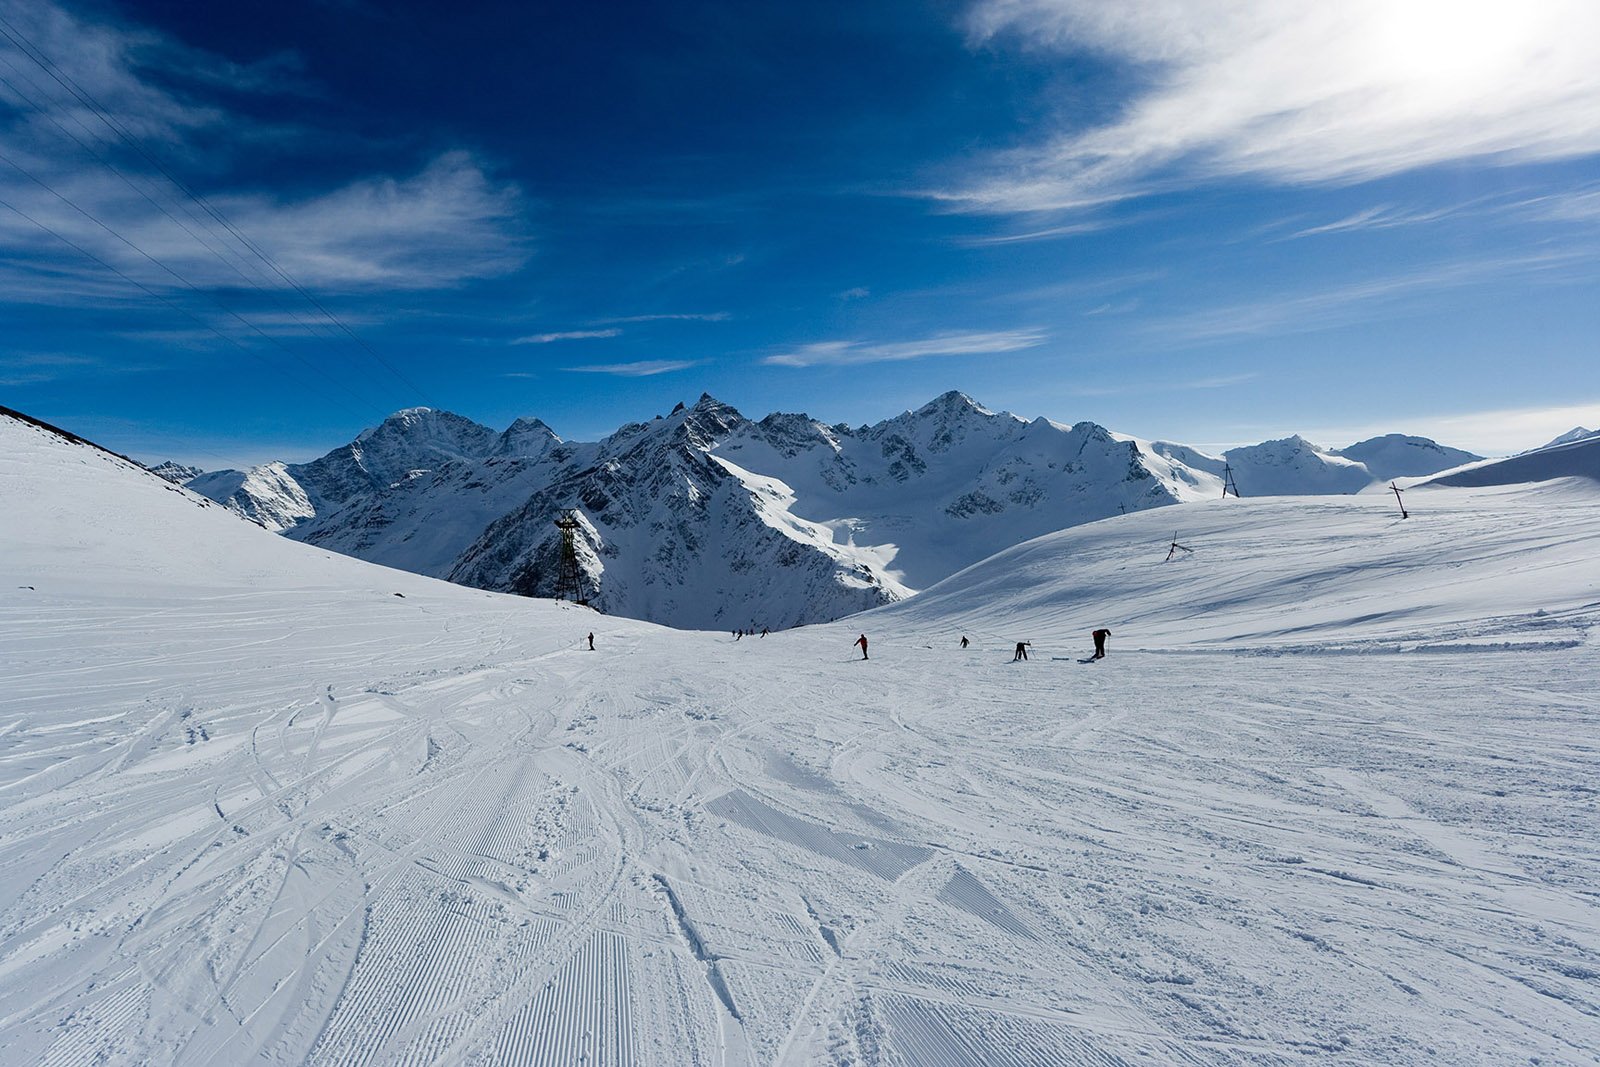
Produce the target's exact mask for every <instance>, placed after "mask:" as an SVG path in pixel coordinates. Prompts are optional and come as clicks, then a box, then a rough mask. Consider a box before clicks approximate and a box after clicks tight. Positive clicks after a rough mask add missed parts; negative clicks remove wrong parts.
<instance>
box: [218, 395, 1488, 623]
mask: <svg viewBox="0 0 1600 1067" xmlns="http://www.w3.org/2000/svg"><path fill="white" fill-rule="evenodd" d="M1353 448H1355V449H1356V450H1358V451H1361V453H1362V454H1363V455H1366V456H1368V457H1370V458H1371V459H1372V460H1373V462H1375V463H1378V464H1379V466H1380V467H1381V468H1382V471H1383V474H1382V476H1383V477H1389V476H1391V474H1390V472H1391V471H1393V470H1398V469H1400V468H1402V467H1404V468H1405V469H1419V470H1421V469H1424V468H1426V471H1427V472H1428V473H1431V472H1432V471H1436V470H1441V469H1444V468H1445V467H1448V466H1451V465H1453V464H1454V463H1455V462H1459V458H1458V457H1459V456H1465V455H1466V453H1456V451H1455V450H1451V449H1441V448H1439V447H1438V446H1436V445H1433V443H1432V442H1428V441H1424V440H1422V439H1420V438H1396V439H1393V440H1389V439H1376V440H1375V441H1371V442H1363V443H1362V444H1361V445H1357V446H1353ZM1230 462H1231V463H1232V465H1233V467H1234V473H1235V477H1236V480H1237V481H1238V483H1239V486H1240V488H1241V490H1242V491H1243V492H1244V493H1245V494H1246V495H1262V494H1276V493H1335V492H1340V493H1342V492H1354V491H1356V490H1358V489H1360V488H1363V487H1366V486H1368V485H1370V484H1373V481H1374V478H1375V475H1374V473H1373V472H1372V471H1370V470H1369V469H1368V468H1367V467H1365V466H1363V465H1362V464H1361V463H1358V462H1355V461H1354V460H1351V459H1347V458H1344V457H1343V456H1340V455H1337V454H1334V453H1329V452H1325V451H1322V450H1320V449H1317V448H1316V447H1315V446H1313V445H1311V444H1309V443H1308V442H1306V441H1304V440H1302V439H1300V438H1291V439H1288V440H1285V441H1278V442H1269V443H1267V444H1264V445H1259V446H1255V447H1253V448H1246V449H1236V450H1233V451H1231V452H1229V453H1227V454H1226V456H1223V457H1217V456H1210V455H1206V454H1204V453H1202V452H1199V451H1198V450H1195V449H1192V448H1188V447H1185V446H1182V445H1173V444H1168V443H1160V442H1158V443H1151V442H1146V441H1141V440H1137V439H1134V438H1131V437H1128V436H1126V435H1122V434H1116V433H1113V432H1111V431H1109V430H1106V429H1105V428H1103V427H1101V426H1098V425H1096V424H1094V423H1092V422H1080V423H1078V424H1077V425H1074V426H1070V427H1069V426H1064V425H1061V424H1059V423H1055V422H1051V421H1050V420H1048V419H1044V418H1038V419H1034V420H1032V421H1028V420H1024V419H1020V418H1017V417H1016V416H1014V415H1010V414H1007V413H1003V412H1001V413H997V412H993V411H989V410H987V409H985V408H983V407H982V406H981V405H979V404H977V403H976V402H974V401H973V400H972V399H970V398H969V397H967V396H965V395H963V394H961V393H957V392H950V393H946V394H945V395H943V396H940V397H938V398H936V399H935V400H933V401H932V402H930V403H928V404H926V405H924V406H923V407H921V408H919V409H917V410H915V411H907V412H904V413H903V414H901V415H898V416H895V417H894V418H891V419H887V420H885V421H883V422H880V423H878V424H876V425H872V426H862V427H858V428H851V427H849V426H843V425H836V426H828V425H824V424H822V423H820V422H817V421H815V420H813V419H810V418H808V417H807V416H805V415H790V414H773V415H769V416H767V417H766V418H764V419H762V420H761V421H760V422H752V421H750V420H748V419H746V418H744V417H743V416H742V415H741V414H739V412H737V411H735V410H734V409H733V408H731V407H728V406H727V405H725V404H722V403H720V402H718V401H716V400H715V399H713V398H711V397H709V396H702V397H701V399H700V401H699V402H698V403H696V404H695V405H693V406H692V407H687V408H685V407H683V406H682V405H680V406H679V408H678V409H677V410H675V411H674V412H673V413H672V414H671V415H669V416H667V417H665V418H660V417H658V418H656V419H654V420H652V421H651V422H648V423H635V424H631V425H629V426H624V427H623V428H621V429H620V430H618V431H617V432H616V433H614V434H612V435H611V436H609V437H607V438H605V439H604V440H602V441H598V442H594V443H565V442H562V441H560V439H559V438H557V437H556V435H555V434H554V433H552V432H551V431H550V429H549V427H547V426H545V425H544V423H542V422H539V421H538V420H536V419H524V420H518V422H517V423H515V424H514V425H513V426H511V427H510V428H509V429H507V430H506V431H505V432H504V433H502V434H496V433H495V432H494V431H493V430H490V429H489V428H487V427H483V426H478V425H477V424H475V423H471V422H470V421H468V420H465V419H461V418H460V417H458V416H454V415H450V414H448V413H445V412H434V411H429V410H427V409H413V410H410V411H404V412H400V413H399V414H397V415H395V416H393V417H391V418H390V419H388V420H386V421H385V422H384V423H383V424H382V425H381V426H379V427H377V428H376V429H374V430H371V431H368V432H367V433H365V434H363V435H362V436H361V437H360V438H359V439H358V440H357V441H355V442H352V443H351V444H350V445H349V446H346V447H344V448H341V449H336V450H335V451H334V452H331V453H329V454H328V455H327V456H324V457H323V458H321V459H319V460H317V461H315V462H314V463H310V464H291V465H285V464H268V465H265V466H263V467H258V468H255V469H254V470H251V471H248V472H239V471H221V472H215V473H211V474H206V475H203V476H201V477H199V478H197V479H195V480H194V481H192V482H190V483H189V484H190V487H191V488H194V489H195V490H197V491H199V492H201V493H203V494H205V495H207V496H209V497H211V498H212V499H215V500H219V501H222V502H224V503H226V504H227V506H229V507H230V508H232V509H234V510H236V511H238V512H239V513H240V514H243V515H245V516H247V517H249V518H251V519H253V520H255V521H257V522H260V523H261V524H262V525H265V526H267V528H269V529H273V530H281V531H283V532H285V533H286V534H287V535H288V536H290V537H293V538H295V539H297V540H303V541H306V542H309V543H312V544H317V545H321V546H324V547H327V548H331V549H334V550H336V551H339V552H344V553H348V554H350V555H354V556H358V557H360V558H362V559H367V560H371V561H373V562H378V563H384V564H386V565H390V566H396V567H402V568H405V569H407V570H412V571H415V572H417V573H421V574H428V575H434V576H437V577H449V578H451V579H452V580H455V581H460V582H464V583H467V584H471V585H477V586H481V587H483V588H489V589H497V590H502V591H521V592H525V593H526V592H541V593H548V592H550V591H551V590H552V589H553V585H554V572H555V569H556V552H555V546H556V544H557V535H556V533H555V531H554V528H553V526H552V523H553V521H554V519H555V518H556V516H557V515H558V514H559V513H560V512H561V511H563V510H564V509H567V508H573V509H576V510H577V511H579V512H580V513H581V515H582V516H583V521H584V522H585V524H586V529H587V530H588V531H589V533H590V534H591V536H589V537H588V538H587V541H586V544H585V546H584V549H583V552H582V562H583V563H584V566H585V568H586V571H587V573H586V577H587V580H588V585H589V588H590V590H591V597H592V602H593V603H594V604H596V605H597V606H599V607H601V608H602V609H603V610H605V611H607V612H609V613H613V614H621V615H629V616H633V617H636V618H644V619H651V620H654V621H658V622H665V623H670V624H672V625H676V626H688V627H711V628H722V627H728V628H730V629H731V628H737V627H741V626H744V627H748V626H750V625H751V624H752V623H754V624H755V625H756V626H763V625H771V626H775V627H783V626H789V625H794V624H796V623H802V622H815V621H820V620H823V619H829V618H837V617H839V616H840V615H842V614H848V613H850V612H853V611H857V610H861V609H862V608H866V607H873V606H877V605H880V604H883V603H886V602H892V601H894V600H897V599H900V598H902V597H904V596H905V595H907V594H908V593H910V592H912V591H914V590H916V589H920V588H923V587H926V586H927V585H930V584H932V583H933V582H936V581H938V580H939V579H941V578H944V577H946V576H948V575H949V574H951V573H953V572H955V571H957V570H959V569H961V568H962V567H965V566H968V565H970V564H972V563H975V562H977V561H978V560H980V559H983V558H985V557H986V556H988V555H990V554H992V553H993V552H995V551H998V550H999V549H1001V548H1005V547H1007V546H1008V545H1012V544H1016V543H1018V542H1019V541H1023V540H1026V539H1028V538H1030V537H1036V536H1038V535H1040V534H1044V533H1049V532H1051V531H1054V530H1059V529H1062V528H1064V527H1068V526H1073V525H1077V524H1080V523H1084V522H1091V521H1094V520H1096V519H1102V518H1106V517H1108V516H1111V515H1117V514H1122V513H1125V512H1131V511H1142V510H1147V509H1149V508H1154V507H1161V506H1165V505H1168V504H1174V503H1182V502H1186V501H1192V500H1202V499H1209V498H1212V497H1217V496H1220V495H1221V486H1222V481H1221V476H1222V473H1223V469H1224V466H1225V465H1226V464H1228V463H1230ZM1430 463H1433V464H1436V465H1434V466H1431V467H1429V464H1430Z"/></svg>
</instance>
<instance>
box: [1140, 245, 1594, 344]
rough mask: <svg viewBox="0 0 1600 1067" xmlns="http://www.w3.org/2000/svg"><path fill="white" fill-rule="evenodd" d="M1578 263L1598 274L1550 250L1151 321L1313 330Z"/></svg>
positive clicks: (1185, 329)
mask: <svg viewBox="0 0 1600 1067" xmlns="http://www.w3.org/2000/svg"><path fill="white" fill-rule="evenodd" d="M1570 267H1577V268H1578V269H1579V270H1581V271H1584V272H1589V273H1593V271H1594V267H1593V256H1592V254H1591V253H1590V252H1588V251H1586V250H1577V251H1551V252H1544V253H1537V254H1533V255H1527V256H1519V257H1504V258H1500V259H1481V260H1468V261H1466V262H1462V263H1447V264H1442V265H1436V266H1431V267H1426V268H1422V269H1418V270H1414V271H1410V272H1406V273H1397V274H1388V275H1379V276H1377V277H1372V278H1366V279H1363V280H1361V281H1358V282H1350V283H1346V284H1344V285H1336V286H1331V287H1329V288H1325V289H1320V290H1316V291H1313V292H1300V293H1289V294H1286V295H1281V296H1272V297H1269V298H1267V299H1264V300H1259V301H1254V302H1248V303H1239V304H1230V305H1225V306H1222V307H1214V308H1205V309H1202V310H1199V311H1194V312H1189V313H1186V314H1180V315H1175V316H1172V317H1170V318H1166V319H1161V320H1156V321H1152V322H1150V323H1149V324H1148V330H1149V332H1151V333H1152V334H1155V335H1157V336H1160V337H1163V338H1166V339H1169V340H1175V341H1186V342H1204V341H1216V340H1221V339H1224V338H1230V337H1248V336H1276V335H1282V334H1293V333H1310V332H1314V331H1317V330H1323V329H1328V328H1331V327H1334V326H1339V325H1341V324H1343V323H1346V322H1348V321H1350V319H1351V318H1352V317H1354V316H1359V317H1361V318H1363V319H1370V318H1371V317H1372V316H1373V315H1375V314H1377V313H1378V311H1379V310H1381V309H1382V308H1383V307H1385V306H1386V305H1389V304H1391V303H1393V302H1394V301H1395V300H1397V298H1399V297H1403V296H1412V295H1415V294H1418V293H1428V292H1439V291H1446V290H1451V289H1461V288H1468V287H1471V286H1475V285H1484V284H1489V283H1501V282H1504V281H1505V280H1506V279H1507V278H1509V277H1512V276H1515V275H1527V274H1532V273H1536V272H1553V271H1559V270H1561V269H1563V268H1570Z"/></svg>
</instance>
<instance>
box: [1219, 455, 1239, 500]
mask: <svg viewBox="0 0 1600 1067" xmlns="http://www.w3.org/2000/svg"><path fill="white" fill-rule="evenodd" d="M1229 493H1232V494H1233V496H1234V499H1235V500H1240V499H1243V498H1242V497H1240V496H1239V483H1238V482H1236V481H1234V480H1233V466H1232V465H1231V464H1228V463H1224V464H1223V465H1222V499H1224V500H1226V499H1228V494H1229Z"/></svg>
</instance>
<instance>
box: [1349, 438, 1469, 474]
mask: <svg viewBox="0 0 1600 1067" xmlns="http://www.w3.org/2000/svg"><path fill="white" fill-rule="evenodd" d="M1333 454H1334V455H1336V456H1342V457H1344V458H1345V459H1353V460H1355V461H1356V462H1357V463H1360V464H1361V465H1362V466H1364V467H1366V468H1367V471H1368V473H1370V474H1371V475H1372V477H1374V478H1376V479H1377V480H1378V481H1380V482H1386V481H1389V480H1391V479H1393V478H1414V477H1419V476H1422V475H1428V474H1437V473H1439V472H1440V471H1442V470H1449V469H1450V468H1451V467H1459V466H1461V465H1462V464H1464V463H1472V462H1475V461H1476V460H1480V459H1482V458H1483V457H1482V456H1478V455H1474V454H1473V453H1471V452H1467V451H1464V450H1462V449H1459V448H1446V447H1445V446H1444V445H1441V444H1438V443H1437V442H1435V441H1430V440H1428V439H1427V438H1426V437H1408V436H1406V435H1405V434H1400V433H1391V434H1385V435H1384V436H1382V437H1371V438H1368V439H1367V440H1365V441H1357V442H1356V443H1355V444H1353V445H1351V446H1350V447H1348V448H1339V449H1335V450H1334V452H1333Z"/></svg>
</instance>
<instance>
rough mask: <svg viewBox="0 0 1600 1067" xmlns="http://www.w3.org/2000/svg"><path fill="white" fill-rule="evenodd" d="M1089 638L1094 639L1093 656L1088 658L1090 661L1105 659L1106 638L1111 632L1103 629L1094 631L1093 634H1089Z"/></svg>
mask: <svg viewBox="0 0 1600 1067" xmlns="http://www.w3.org/2000/svg"><path fill="white" fill-rule="evenodd" d="M1089 636H1090V637H1092V638H1094V655H1093V656H1091V657H1090V658H1091V659H1105V658H1106V638H1108V637H1110V636H1111V631H1110V630H1104V629H1101V630H1096V631H1094V633H1092V634H1090V635H1089Z"/></svg>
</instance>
